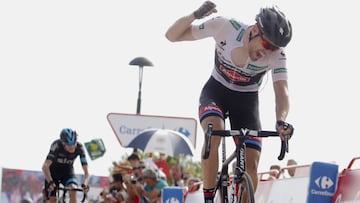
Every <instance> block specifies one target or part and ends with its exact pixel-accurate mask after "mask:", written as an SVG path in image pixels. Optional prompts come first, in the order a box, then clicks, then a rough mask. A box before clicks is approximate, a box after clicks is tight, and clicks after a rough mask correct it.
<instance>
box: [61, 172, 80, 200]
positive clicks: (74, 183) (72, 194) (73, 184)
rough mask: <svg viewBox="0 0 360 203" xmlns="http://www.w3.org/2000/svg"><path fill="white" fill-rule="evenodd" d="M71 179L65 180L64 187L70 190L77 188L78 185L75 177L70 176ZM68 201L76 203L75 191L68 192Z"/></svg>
mask: <svg viewBox="0 0 360 203" xmlns="http://www.w3.org/2000/svg"><path fill="white" fill-rule="evenodd" d="M70 176H71V178H69V179H67V181H66V183H65V184H64V185H65V186H68V187H71V188H77V187H78V185H79V183H78V181H77V179H76V178H75V175H73V174H70ZM69 197H70V201H69V203H76V202H77V197H76V191H70V192H69Z"/></svg>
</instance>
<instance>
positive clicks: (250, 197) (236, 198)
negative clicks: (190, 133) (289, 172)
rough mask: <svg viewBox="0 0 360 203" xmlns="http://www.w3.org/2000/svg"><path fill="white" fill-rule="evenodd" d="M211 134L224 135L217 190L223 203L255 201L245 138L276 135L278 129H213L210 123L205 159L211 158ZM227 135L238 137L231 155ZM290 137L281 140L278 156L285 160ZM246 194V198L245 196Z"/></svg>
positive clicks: (248, 202) (249, 202) (206, 137)
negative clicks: (228, 151) (231, 175)
mask: <svg viewBox="0 0 360 203" xmlns="http://www.w3.org/2000/svg"><path fill="white" fill-rule="evenodd" d="M211 136H220V137H222V166H221V170H220V171H219V172H218V176H217V180H216V186H215V192H216V195H217V196H219V197H220V201H221V203H229V202H230V203H241V202H242V201H243V199H247V203H254V202H255V197H254V193H255V192H254V188H253V183H252V180H251V177H250V175H249V174H248V173H247V172H246V144H245V142H244V141H245V140H246V139H249V138H252V137H275V136H279V133H278V132H276V131H262V130H251V129H248V128H242V129H240V130H213V125H212V124H211V123H210V124H209V125H208V129H207V132H206V133H205V150H204V154H203V159H207V158H209V154H210V146H211V139H210V138H211ZM225 137H233V138H237V139H238V141H237V143H236V147H235V150H234V152H233V153H232V154H231V155H230V156H228V157H227V156H226V146H225ZM288 140H289V137H288V136H285V138H284V140H282V141H281V150H280V154H279V156H278V160H283V159H284V157H285V153H288V152H289V143H288ZM233 160H235V163H236V167H235V171H234V176H233V179H232V181H231V192H228V187H229V186H230V182H229V173H228V167H229V164H230V163H231V162H232V161H233ZM245 195H246V198H245Z"/></svg>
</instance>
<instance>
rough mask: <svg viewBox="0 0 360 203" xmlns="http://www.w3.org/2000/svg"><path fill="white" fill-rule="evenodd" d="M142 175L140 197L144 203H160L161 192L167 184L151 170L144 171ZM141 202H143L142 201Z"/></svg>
mask: <svg viewBox="0 0 360 203" xmlns="http://www.w3.org/2000/svg"><path fill="white" fill-rule="evenodd" d="M142 174H143V176H142V178H143V180H144V188H143V189H142V191H141V196H142V197H143V198H144V199H145V200H146V202H151V203H161V191H162V189H163V188H164V187H167V186H168V184H167V182H166V181H165V180H163V179H161V178H158V177H157V175H156V172H155V171H154V170H152V169H144V170H143V171H142ZM143 202H145V201H144V200H143Z"/></svg>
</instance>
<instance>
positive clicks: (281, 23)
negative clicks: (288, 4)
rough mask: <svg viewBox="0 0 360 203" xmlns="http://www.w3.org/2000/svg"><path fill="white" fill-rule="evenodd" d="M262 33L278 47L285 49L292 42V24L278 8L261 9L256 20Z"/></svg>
mask: <svg viewBox="0 0 360 203" xmlns="http://www.w3.org/2000/svg"><path fill="white" fill-rule="evenodd" d="M255 20H256V22H257V25H258V27H259V29H260V31H261V32H262V33H263V34H264V35H265V36H266V37H267V38H268V39H269V40H270V41H271V42H272V43H273V44H274V45H276V46H278V47H285V46H286V45H287V44H288V43H289V42H290V40H291V36H292V29H291V23H290V21H289V20H288V19H287V18H286V16H285V15H284V13H283V12H281V11H280V10H279V9H278V7H276V6H273V7H271V8H261V9H260V13H259V14H258V15H256V18H255Z"/></svg>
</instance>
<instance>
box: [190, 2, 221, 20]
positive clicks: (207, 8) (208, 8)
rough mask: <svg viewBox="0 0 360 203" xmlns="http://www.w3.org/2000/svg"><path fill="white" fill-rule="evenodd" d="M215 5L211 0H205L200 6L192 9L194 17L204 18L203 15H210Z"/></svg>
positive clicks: (214, 10) (214, 11) (213, 11)
mask: <svg viewBox="0 0 360 203" xmlns="http://www.w3.org/2000/svg"><path fill="white" fill-rule="evenodd" d="M215 7H216V5H215V4H214V3H213V2H211V1H205V2H204V3H203V4H202V5H201V6H200V8H198V9H197V10H196V11H194V17H195V18H196V19H201V18H204V17H205V16H208V15H210V14H211V13H216V12H217V10H216V9H215Z"/></svg>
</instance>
